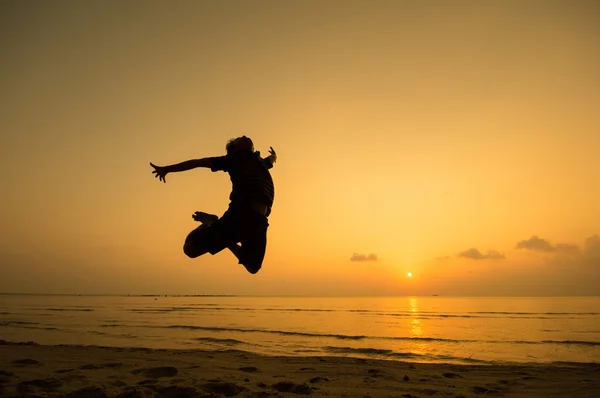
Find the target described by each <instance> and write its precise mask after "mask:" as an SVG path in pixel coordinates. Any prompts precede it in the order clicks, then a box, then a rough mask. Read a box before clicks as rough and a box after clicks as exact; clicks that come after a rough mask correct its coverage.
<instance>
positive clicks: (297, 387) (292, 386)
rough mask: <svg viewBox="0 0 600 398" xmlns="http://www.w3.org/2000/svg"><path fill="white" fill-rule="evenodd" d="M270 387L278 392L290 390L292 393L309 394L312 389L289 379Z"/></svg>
mask: <svg viewBox="0 0 600 398" xmlns="http://www.w3.org/2000/svg"><path fill="white" fill-rule="evenodd" d="M271 387H272V388H274V389H275V390H277V391H279V392H290V393H292V394H299V395H309V394H311V393H312V389H311V388H310V387H309V386H307V385H306V384H296V383H292V382H291V381H280V382H279V383H275V384H273V385H272V386H271Z"/></svg>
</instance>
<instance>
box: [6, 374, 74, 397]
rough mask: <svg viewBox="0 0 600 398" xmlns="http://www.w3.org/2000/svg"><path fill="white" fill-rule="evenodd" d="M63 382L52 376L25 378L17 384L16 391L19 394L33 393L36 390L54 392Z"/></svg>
mask: <svg viewBox="0 0 600 398" xmlns="http://www.w3.org/2000/svg"><path fill="white" fill-rule="evenodd" d="M62 385H63V382H62V381H60V380H59V379H56V378H54V377H50V378H47V379H34V380H26V381H22V382H20V383H19V384H17V392H18V393H19V394H24V395H25V394H29V393H34V392H36V390H42V391H44V392H55V391H56V390H58V389H59V388H60V387H62Z"/></svg>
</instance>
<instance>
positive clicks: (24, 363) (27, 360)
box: [13, 358, 39, 366]
mask: <svg viewBox="0 0 600 398" xmlns="http://www.w3.org/2000/svg"><path fill="white" fill-rule="evenodd" d="M13 365H15V366H29V365H39V361H36V360H35V359H30V358H25V359H17V360H16V361H13Z"/></svg>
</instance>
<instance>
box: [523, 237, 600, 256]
mask: <svg viewBox="0 0 600 398" xmlns="http://www.w3.org/2000/svg"><path fill="white" fill-rule="evenodd" d="M596 236H597V235H596ZM516 247H517V249H525V250H531V251H536V252H542V253H564V254H576V253H578V252H579V246H577V245H571V244H567V243H558V244H556V245H554V244H552V243H551V242H550V241H548V240H546V239H543V238H540V237H538V236H537V235H533V236H532V237H531V238H529V239H527V240H522V241H520V242H517V246H516Z"/></svg>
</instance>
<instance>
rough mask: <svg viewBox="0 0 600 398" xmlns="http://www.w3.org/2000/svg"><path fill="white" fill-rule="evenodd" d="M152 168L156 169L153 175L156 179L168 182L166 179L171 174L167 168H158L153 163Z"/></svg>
mask: <svg viewBox="0 0 600 398" xmlns="http://www.w3.org/2000/svg"><path fill="white" fill-rule="evenodd" d="M150 166H152V167H154V170H153V171H152V174H154V177H156V178H158V179H159V180H160V181H162V182H167V180H166V179H165V177H166V176H167V174H168V173H169V170H168V169H167V168H166V167H163V166H156V165H154V164H152V163H150Z"/></svg>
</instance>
